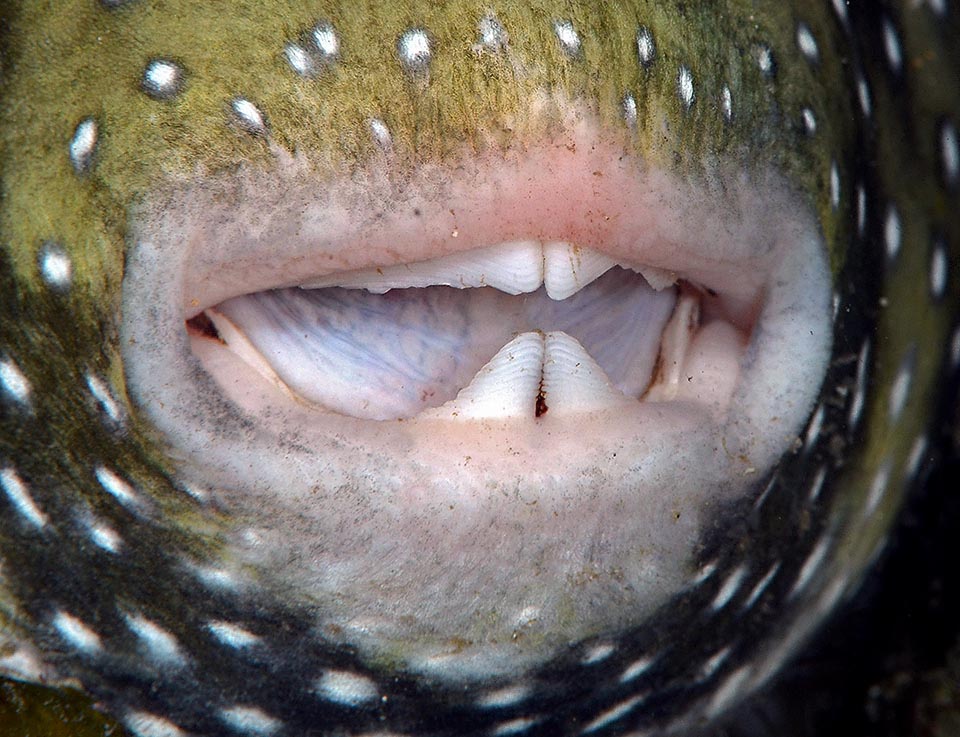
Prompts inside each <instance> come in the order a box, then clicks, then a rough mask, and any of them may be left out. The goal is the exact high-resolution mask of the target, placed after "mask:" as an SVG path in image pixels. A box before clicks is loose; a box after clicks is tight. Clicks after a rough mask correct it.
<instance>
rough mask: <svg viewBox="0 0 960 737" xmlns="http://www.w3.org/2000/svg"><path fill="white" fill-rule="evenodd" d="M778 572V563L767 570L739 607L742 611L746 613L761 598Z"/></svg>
mask: <svg viewBox="0 0 960 737" xmlns="http://www.w3.org/2000/svg"><path fill="white" fill-rule="evenodd" d="M779 570H780V563H779V562H777V563H774V564H773V565H772V566H770V570H768V571H767V573H766V575H765V576H764V577H763V578H761V579H760V582H759V583H758V584H757V585H756V586H754V587H753V590H752V591H751V592H750V596H748V597H747V600H746V601H745V602H743V606H741V607H740V609H741V610H742V611H746V610H747V609H749V608H750V607H752V606H753V605H754V604H756V603H757V599H759V598H760V597H761V596H763V592H764V591H766V590H767V587H768V586H770V582H771V581H773V577H774V576H776V575H777V571H779Z"/></svg>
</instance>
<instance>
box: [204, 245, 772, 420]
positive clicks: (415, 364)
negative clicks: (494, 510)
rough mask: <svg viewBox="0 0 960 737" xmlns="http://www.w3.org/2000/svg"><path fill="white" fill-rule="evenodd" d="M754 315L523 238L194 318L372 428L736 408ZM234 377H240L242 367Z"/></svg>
mask: <svg viewBox="0 0 960 737" xmlns="http://www.w3.org/2000/svg"><path fill="white" fill-rule="evenodd" d="M757 313H758V307H757V306H756V305H750V306H748V309H744V308H743V306H742V305H737V304H732V303H731V302H730V301H728V300H725V299H724V297H723V295H722V294H721V293H719V292H718V291H716V290H715V289H713V288H709V287H704V286H702V285H698V284H695V283H693V282H690V281H687V280H683V279H680V278H678V277H677V275H676V274H675V273H671V272H666V271H664V270H662V269H657V268H650V267H637V266H629V265H627V264H622V263H617V262H615V261H614V260H613V259H612V258H610V257H608V256H606V255H604V254H603V253H601V252H599V251H596V250H593V249H590V248H582V247H578V246H574V245H571V244H569V243H565V242H559V241H553V242H549V243H547V244H540V243H538V242H536V241H532V240H526V241H517V242H512V243H503V244H500V245H498V246H493V247H488V248H477V249H471V250H469V251H466V252H462V253H457V254H451V255H448V256H441V257H439V258H435V259H431V260H427V261H422V262H417V263H413V264H401V265H394V266H387V267H374V268H370V269H361V270H353V271H348V272H345V273H338V274H330V275H326V276H324V277H321V278H318V279H308V280H306V281H305V283H304V284H302V285H300V286H298V287H288V288H284V289H273V290H262V291H258V292H254V293H251V294H245V295H240V296H237V297H233V298H231V299H228V300H225V301H223V302H220V303H218V304H216V305H213V306H211V307H209V308H207V309H205V310H202V311H200V312H197V313H196V314H194V315H193V316H191V317H189V318H188V319H187V320H186V327H187V330H188V332H189V334H190V338H191V346H192V349H193V352H194V354H195V355H197V356H199V357H200V358H201V360H202V361H203V362H204V365H205V366H206V367H207V368H208V371H210V373H211V374H212V375H213V376H214V377H215V378H216V379H217V381H218V382H219V383H220V384H221V385H223V384H229V383H230V382H231V381H232V380H233V381H235V380H236V376H231V375H230V373H229V372H227V371H224V367H225V366H231V367H232V369H236V368H238V365H237V364H236V363H225V362H223V361H219V362H218V361H216V360H211V359H210V356H211V354H212V353H214V352H215V351H217V350H228V351H231V352H232V353H233V354H234V355H235V356H236V357H237V358H239V359H240V361H241V362H242V363H243V365H244V367H246V368H249V369H252V370H254V371H255V372H257V374H259V375H260V376H261V377H263V378H264V379H266V380H267V381H268V382H270V384H272V385H273V386H275V387H277V388H278V389H279V390H280V391H282V392H283V393H284V394H285V395H286V396H288V397H289V398H291V399H293V400H295V401H297V402H300V403H302V404H304V405H306V406H309V407H311V408H313V409H315V410H317V411H321V412H334V413H339V414H342V415H346V416H350V417H354V418H359V419H367V420H398V419H401V420H402V419H411V418H414V417H422V418H435V419H439V418H448V419H458V420H461V421H467V420H471V419H478V418H508V417H518V418H522V417H535V418H539V417H543V416H544V415H546V414H547V413H548V412H549V413H550V415H551V417H562V416H567V415H573V414H577V413H581V412H587V411H595V410H599V409H605V408H615V407H618V406H623V405H626V404H628V403H632V402H638V401H652V402H662V401H671V400H676V399H681V400H683V399H688V400H691V401H699V402H701V403H702V404H704V405H705V406H707V407H708V409H709V410H710V411H711V412H712V413H714V414H717V413H719V412H721V411H722V410H723V409H725V407H726V405H727V403H728V402H729V399H730V396H731V393H732V391H733V387H734V385H735V384H736V381H737V378H738V374H739V364H740V361H741V359H742V357H743V352H744V350H745V348H746V346H747V344H748V342H749V338H750V333H751V331H752V328H753V324H754V322H755V321H756V316H757ZM232 369H231V370H232Z"/></svg>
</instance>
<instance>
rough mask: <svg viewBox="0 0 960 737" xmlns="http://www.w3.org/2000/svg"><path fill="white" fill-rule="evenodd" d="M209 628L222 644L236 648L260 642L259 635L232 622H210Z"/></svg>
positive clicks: (239, 648)
mask: <svg viewBox="0 0 960 737" xmlns="http://www.w3.org/2000/svg"><path fill="white" fill-rule="evenodd" d="M207 629H208V630H209V631H210V634H212V635H213V636H214V637H215V638H216V639H217V640H218V641H219V642H220V643H221V644H223V645H226V646H227V647H232V648H234V649H235V650H242V649H243V648H247V647H253V646H254V645H257V644H259V643H260V638H259V637H258V636H257V635H255V634H253V633H252V632H250V631H249V630H246V629H244V628H243V627H241V626H239V625H236V624H232V623H231V622H220V621H214V622H208V623H207Z"/></svg>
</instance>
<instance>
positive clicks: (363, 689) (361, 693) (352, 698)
mask: <svg viewBox="0 0 960 737" xmlns="http://www.w3.org/2000/svg"><path fill="white" fill-rule="evenodd" d="M316 690H317V693H318V694H319V695H320V696H322V697H323V698H325V699H329V700H330V701H333V702H335V703H337V704H343V705H344V706H361V705H362V704H367V703H369V702H371V701H374V700H375V699H376V698H377V686H376V684H375V683H374V682H373V681H371V680H370V679H369V678H366V677H365V676H361V675H358V674H357V673H350V672H349V671H345V670H328V671H327V672H326V673H324V674H323V675H322V676H320V678H318V679H317V683H316Z"/></svg>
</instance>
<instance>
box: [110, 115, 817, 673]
mask: <svg viewBox="0 0 960 737" xmlns="http://www.w3.org/2000/svg"><path fill="white" fill-rule="evenodd" d="M389 164H390V162H389V157H386V156H385V157H384V159H383V160H380V161H375V162H373V163H372V164H371V165H370V166H369V167H368V168H367V170H365V171H364V172H363V174H361V175H357V176H355V177H353V178H352V179H334V180H324V181H318V180H317V179H316V177H315V175H313V174H312V173H311V171H310V168H309V167H308V166H306V165H305V163H304V162H302V161H299V160H298V159H297V158H295V157H291V156H289V155H288V154H286V153H283V152H277V161H276V167H275V168H274V169H273V170H271V171H269V172H259V171H247V172H244V173H242V174H241V175H240V176H239V177H238V178H235V179H234V180H233V181H229V182H227V181H219V180H213V181H210V182H206V183H196V184H193V185H190V186H187V187H185V188H184V189H182V190H175V191H173V192H172V194H171V193H160V194H158V195H157V196H156V197H155V198H154V200H153V202H152V205H151V206H148V207H146V208H145V209H144V210H143V212H141V213H140V215H139V217H138V219H137V221H136V223H135V226H134V229H133V230H134V239H135V247H134V250H133V254H132V256H131V261H130V267H129V270H128V276H127V283H126V284H125V288H124V293H125V305H124V327H123V333H124V339H125V340H124V343H125V344H126V345H129V346H130V347H129V348H128V349H127V351H126V361H127V367H128V377H129V384H130V388H131V392H132V394H133V396H134V398H135V400H136V401H137V402H139V404H140V405H141V406H142V407H143V408H144V410H145V411H146V412H147V414H148V415H149V417H150V419H151V420H152V421H153V422H155V423H156V424H157V426H158V427H159V428H160V429H161V431H163V432H164V433H165V434H166V436H167V440H168V442H170V444H171V445H172V448H173V454H174V456H176V457H179V458H180V459H182V466H183V473H184V475H185V477H186V478H190V479H192V480H194V481H195V482H197V483H200V484H202V485H204V486H206V487H207V488H208V489H210V491H211V492H212V494H213V495H214V496H215V497H216V498H217V499H218V500H219V502H220V503H221V504H222V505H223V506H224V507H225V508H226V509H227V510H228V511H229V513H231V514H233V515H235V517H236V521H237V535H236V540H235V545H234V546H233V547H232V548H231V549H230V551H229V552H228V553H227V554H226V555H225V558H224V560H223V561H222V565H223V567H224V568H227V569H236V570H237V571H239V570H241V568H242V567H243V566H250V567H252V568H250V567H248V568H246V569H244V570H246V571H248V572H249V571H251V570H252V571H254V572H255V574H254V575H255V577H260V578H261V579H262V580H261V583H262V584H263V585H266V586H270V585H276V586H277V587H279V588H282V589H283V590H284V591H285V595H286V596H288V597H289V596H291V592H293V593H292V595H293V596H294V597H295V598H296V599H298V600H302V601H303V602H315V603H319V604H321V605H322V607H323V609H324V611H325V612H326V614H325V615H324V618H323V619H322V620H319V619H318V622H317V626H318V627H323V628H324V631H325V632H327V633H329V631H330V630H329V629H328V626H329V625H337V626H338V627H339V628H340V629H339V630H338V631H339V632H341V633H342V634H341V636H342V637H343V639H344V640H345V641H347V642H350V643H353V644H355V645H357V646H359V647H360V649H361V652H363V653H364V654H366V655H367V656H369V657H372V658H376V657H377V656H378V655H379V654H384V653H388V654H389V655H390V656H391V657H399V658H401V660H403V661H404V662H405V663H406V664H407V665H408V666H409V667H411V668H414V669H418V670H423V671H429V672H433V673H438V674H440V675H442V676H443V677H445V678H449V679H451V680H462V679H471V678H478V677H485V676H490V675H495V674H505V673H513V672H517V671H518V670H519V669H522V668H524V667H526V666H527V665H529V664H532V663H537V662H542V661H543V660H544V659H545V658H547V657H549V656H550V655H551V654H552V653H554V652H556V649H557V648H558V647H562V646H565V645H566V644H568V643H569V642H572V641H575V640H577V639H580V638H583V637H587V636H590V635H593V634H596V633H599V632H604V631H608V630H611V629H613V628H618V627H621V626H626V625H628V624H630V623H636V622H639V621H641V620H642V618H643V617H644V616H646V615H647V614H649V613H650V612H651V611H652V610H653V609H654V608H655V607H656V606H658V605H660V604H662V603H663V602H665V601H666V600H667V599H668V597H669V596H670V595H672V594H674V593H676V592H677V591H678V590H680V589H681V588H682V587H683V586H684V584H685V582H686V581H688V580H689V578H690V575H691V571H692V568H693V566H694V562H695V556H696V552H697V545H698V542H699V541H700V540H701V535H702V533H703V531H704V526H705V524H708V523H712V521H711V515H715V514H717V513H718V512H719V511H720V510H721V509H722V505H724V504H726V503H729V502H735V501H736V500H738V499H745V498H746V497H747V495H748V494H749V493H750V491H751V490H752V489H753V486H754V484H755V483H756V482H757V480H758V479H760V478H761V477H762V476H763V474H764V472H765V471H766V470H768V469H769V468H770V467H771V465H772V464H773V463H774V462H775V461H776V460H777V458H778V457H779V456H780V455H781V453H782V452H783V451H784V450H785V449H787V448H789V447H790V445H791V443H792V442H793V440H794V439H795V437H796V434H797V433H798V431H799V430H800V427H801V424H802V422H803V421H804V419H805V418H806V416H807V414H808V413H809V411H810V409H811V407H812V405H813V402H814V400H815V398H816V395H817V392H818V390H819V386H820V383H821V381H822V377H823V373H824V370H825V366H826V362H827V359H828V356H829V348H830V335H831V327H830V304H829V303H830V277H829V271H828V267H827V264H826V259H825V253H824V247H823V244H822V241H821V239H820V236H819V233H818V231H817V227H816V223H815V220H814V218H813V216H812V213H811V212H810V211H809V209H808V207H807V206H806V205H805V204H804V203H803V202H802V201H801V200H799V199H798V197H797V196H796V195H795V194H794V193H792V192H791V191H790V190H789V188H788V187H786V186H785V184H784V183H783V181H782V179H780V178H779V177H778V176H777V175H776V174H775V173H771V172H764V173H762V174H759V175H757V176H755V177H754V178H753V179H751V180H747V179H746V178H742V176H741V175H739V174H737V175H730V173H729V172H722V171H718V172H716V173H715V174H714V176H715V178H716V180H717V181H722V184H723V185H724V186H723V187H719V186H710V187H707V186H705V184H704V183H703V182H693V181H690V182H685V181H681V180H679V179H678V178H677V177H675V176H674V175H671V174H668V173H666V172H663V171H660V170H657V169H656V168H654V167H650V166H646V165H645V164H644V162H643V161H641V160H639V159H638V158H637V157H636V156H635V155H634V154H629V153H627V152H625V151H624V150H623V148H622V147H621V146H620V145H618V144H617V143H615V142H614V141H613V140H612V139H611V138H609V137H607V136H605V135H604V134H603V132H602V131H601V129H600V128H599V126H598V124H597V123H596V122H594V121H593V120H592V119H591V118H590V117H589V116H588V115H587V114H582V115H581V116H580V117H579V118H577V119H576V120H575V121H574V122H571V124H570V125H569V127H568V128H567V131H566V133H564V134H562V135H558V137H557V138H556V139H554V140H551V141H549V142H540V143H536V144H532V145H530V146H528V147H527V148H525V149H523V150H520V149H519V148H518V149H515V150H511V151H510V152H508V153H507V154H506V155H502V154H488V155H485V156H481V157H473V156H466V155H465V156H464V157H462V158H461V159H459V160H458V161H457V162H456V163H455V164H453V163H447V164H439V165H434V164H431V165H424V166H422V167H420V168H419V169H417V170H416V171H415V172H413V173H412V174H410V175H406V176H400V175H398V174H396V173H393V174H391V173H390V166H389ZM721 191H722V192H723V195H722V196H721V195H719V194H717V193H718V192H721ZM415 210H419V215H415V214H414V211H415ZM519 239H539V240H543V241H548V240H564V241H569V242H573V243H576V244H578V245H581V246H586V247H590V248H594V249H597V250H599V251H602V252H604V253H606V254H609V255H611V256H612V257H613V258H614V259H616V260H617V261H621V262H624V263H627V264H631V265H638V266H641V265H642V266H654V267H657V268H660V269H664V270H667V271H672V272H675V273H677V274H678V275H680V276H681V277H682V278H684V279H685V280H687V281H689V282H693V283H696V284H699V285H702V286H705V287H710V288H712V289H714V290H716V291H717V292H718V293H719V295H720V296H719V297H718V298H717V299H716V300H709V301H707V302H705V304H704V307H703V309H704V314H705V319H704V325H705V327H704V328H702V329H701V330H700V332H699V333H698V334H696V335H695V336H694V338H693V347H692V349H691V350H690V352H689V353H688V356H687V364H686V365H685V367H684V373H685V374H689V375H691V376H695V377H696V380H695V381H689V382H681V384H680V386H679V387H678V390H677V391H678V393H677V396H676V398H674V399H672V400H671V401H644V402H641V401H635V402H631V403H629V404H624V405H619V406H617V407H614V408H609V409H606V410H602V411H598V412H592V413H578V414H569V413H568V414H564V413H552V412H551V413H548V414H546V415H545V416H543V417H541V418H535V417H533V416H530V417H518V418H510V419H496V420H491V419H487V420H475V421H469V422H468V421H464V420H462V419H457V418H454V417H443V416H436V415H433V416H430V417H415V418H413V419H410V420H404V421H385V422H377V421H371V420H359V419H355V418H351V417H344V416H341V415H337V414H332V413H329V412H324V411H322V410H319V409H317V408H316V407H314V406H310V405H308V404H306V403H304V402H302V401H298V400H297V399H296V398H294V397H291V395H290V394H289V393H288V392H285V391H283V390H282V389H281V388H278V386H277V385H276V384H275V383H272V382H270V381H268V380H266V379H264V378H263V377H262V376H261V375H260V374H259V373H257V372H256V371H255V370H253V369H251V368H250V366H249V365H248V364H246V363H244V362H243V361H241V360H239V359H238V358H237V356H236V355H235V354H234V353H233V352H231V351H229V350H226V349H225V348H224V347H223V346H221V345H220V344H217V343H215V342H214V341H210V340H202V339H200V340H198V339H194V340H193V341H192V344H191V341H190V340H189V339H188V336H187V332H186V330H185V328H184V320H185V319H186V318H188V317H191V316H193V315H195V314H197V313H198V312H199V311H201V310H203V309H205V308H208V307H211V306H213V305H216V304H218V303H220V302H222V301H224V300H225V299H227V298H229V297H233V296H237V295H239V294H246V293H251V292H254V291H258V290H262V289H267V288H272V287H277V286H289V285H297V284H300V283H303V282H307V281H308V280H309V279H310V278H315V277H317V276H321V275H324V274H327V273H332V272H336V271H344V270H352V269H359V268H366V267H370V266H375V265H390V264H395V263H404V262H411V261H421V260H427V259H430V258H434V257H436V256H437V255H440V254H444V253H451V252H455V251H462V250H467V249H472V248H478V247H484V246H490V245H494V244H497V243H500V242H503V241H512V240H519ZM130 338H133V339H135V344H133V345H131V344H130V343H129V340H128V339H130ZM197 358H199V359H200V361H199V364H200V365H202V366H203V368H200V365H198V362H197ZM209 375H213V376H214V377H216V383H215V384H214V383H213V382H211V381H210V379H209ZM221 393H222V395H221ZM221 396H225V397H227V399H228V402H230V403H232V404H233V406H235V407H240V408H242V411H243V412H244V413H245V414H246V416H247V418H248V419H252V420H253V424H252V425H241V424H240V422H239V420H238V419H237V418H236V416H234V415H231V413H230V411H229V409H227V407H228V406H229V405H227V404H224V400H223V399H222V398H221ZM251 530H252V531H254V532H255V533H256V536H251V535H250V534H249V532H250V531H251ZM251 540H256V541H257V542H251ZM465 643H466V644H465Z"/></svg>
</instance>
